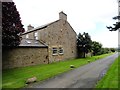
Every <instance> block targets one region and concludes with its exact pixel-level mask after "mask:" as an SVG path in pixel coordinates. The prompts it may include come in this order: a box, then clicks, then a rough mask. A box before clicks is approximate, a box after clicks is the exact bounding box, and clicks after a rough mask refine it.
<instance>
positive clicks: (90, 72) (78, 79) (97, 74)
mask: <svg viewBox="0 0 120 90" xmlns="http://www.w3.org/2000/svg"><path fill="white" fill-rule="evenodd" d="M117 57H118V54H117V53H116V54H114V55H111V56H108V57H106V58H104V59H99V60H97V61H95V62H92V63H90V64H87V65H84V66H82V67H79V68H76V69H74V70H71V71H68V72H66V73H63V74H60V75H58V76H55V77H53V78H50V79H48V80H45V81H43V82H37V83H34V84H31V85H29V86H28V87H27V88H94V86H95V85H96V83H97V81H98V80H99V79H101V77H102V76H103V75H104V73H105V72H106V70H107V69H108V67H109V66H110V65H111V64H112V63H113V62H114V60H115V58H117Z"/></svg>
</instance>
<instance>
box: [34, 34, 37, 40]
mask: <svg viewBox="0 0 120 90" xmlns="http://www.w3.org/2000/svg"><path fill="white" fill-rule="evenodd" d="M34 37H35V40H38V32H35V33H34Z"/></svg>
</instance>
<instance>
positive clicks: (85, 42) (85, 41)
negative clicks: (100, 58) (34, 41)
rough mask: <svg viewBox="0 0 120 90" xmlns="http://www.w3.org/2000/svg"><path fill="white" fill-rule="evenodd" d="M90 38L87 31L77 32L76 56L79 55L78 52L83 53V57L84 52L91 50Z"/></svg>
mask: <svg viewBox="0 0 120 90" xmlns="http://www.w3.org/2000/svg"><path fill="white" fill-rule="evenodd" d="M91 45H92V40H91V37H90V35H89V34H88V33H85V32H84V33H83V34H81V33H79V34H78V38H77V49H78V57H80V53H83V57H84V58H85V53H88V52H90V51H91Z"/></svg>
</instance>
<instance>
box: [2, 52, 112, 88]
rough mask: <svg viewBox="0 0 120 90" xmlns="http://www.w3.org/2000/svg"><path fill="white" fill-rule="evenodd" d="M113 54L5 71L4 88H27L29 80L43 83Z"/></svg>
mask: <svg viewBox="0 0 120 90" xmlns="http://www.w3.org/2000/svg"><path fill="white" fill-rule="evenodd" d="M111 54H113V53H109V54H103V55H99V56H93V57H87V58H81V59H72V60H66V61H61V62H55V63H51V64H44V65H43V64H42V65H35V66H27V67H22V68H15V69H8V70H3V72H2V76H3V77H2V88H22V87H24V86H25V81H26V79H27V78H31V77H33V76H36V77H37V80H38V81H42V80H45V79H48V78H50V77H53V76H55V75H58V74H60V73H63V72H66V71H69V70H71V69H70V65H71V64H72V65H74V66H75V68H77V67H80V66H82V65H85V64H88V62H87V60H90V61H91V62H93V61H95V60H98V59H101V58H104V57H106V56H109V55H111Z"/></svg>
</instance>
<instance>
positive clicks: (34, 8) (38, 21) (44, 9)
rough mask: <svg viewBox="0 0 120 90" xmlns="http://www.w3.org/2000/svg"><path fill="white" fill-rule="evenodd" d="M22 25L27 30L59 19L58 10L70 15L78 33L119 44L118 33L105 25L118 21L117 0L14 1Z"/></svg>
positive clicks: (111, 45)
mask: <svg viewBox="0 0 120 90" xmlns="http://www.w3.org/2000/svg"><path fill="white" fill-rule="evenodd" d="M13 1H14V2H15V5H16V7H17V10H18V11H19V14H20V17H21V20H22V24H23V25H24V28H25V29H26V30H27V26H28V25H29V24H31V25H32V26H34V27H38V26H41V25H44V24H47V23H50V22H53V21H55V20H58V19H59V12H61V11H63V12H64V13H66V14H67V21H68V22H69V23H70V25H71V26H72V27H73V29H74V30H75V32H76V33H77V34H78V33H83V32H86V33H89V35H90V36H91V39H92V40H93V41H97V42H100V43H101V44H102V45H103V47H117V46H118V32H117V31H114V32H110V31H109V30H108V29H107V28H106V26H110V25H112V24H113V23H115V22H116V21H115V20H113V19H112V18H113V17H114V16H117V15H118V3H117V0H13Z"/></svg>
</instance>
